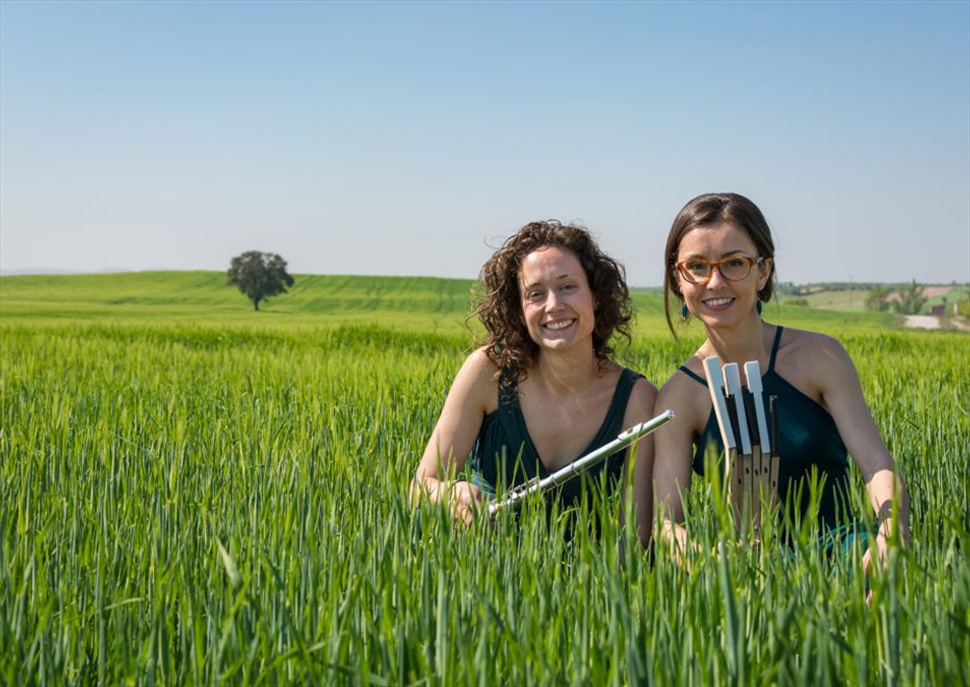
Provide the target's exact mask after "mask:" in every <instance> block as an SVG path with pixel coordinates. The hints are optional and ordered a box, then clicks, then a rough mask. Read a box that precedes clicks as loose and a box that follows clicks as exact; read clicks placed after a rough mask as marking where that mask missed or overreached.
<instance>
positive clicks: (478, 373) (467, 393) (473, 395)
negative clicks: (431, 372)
mask: <svg viewBox="0 0 970 687" xmlns="http://www.w3.org/2000/svg"><path fill="white" fill-rule="evenodd" d="M496 372H497V368H496V366H495V364H494V363H492V362H491V361H490V360H489V359H488V356H487V355H486V354H485V352H484V350H482V349H479V350H477V351H475V352H474V353H472V354H471V355H470V356H468V358H467V359H466V360H465V362H464V364H462V366H461V369H460V370H459V371H458V374H457V375H455V380H454V382H453V383H452V385H451V389H450V390H449V392H448V397H447V399H445V405H444V408H443V409H442V411H441V415H440V416H439V417H438V422H437V424H436V425H435V428H434V431H433V432H432V434H431V440H430V441H429V442H428V445H427V447H426V448H425V449H424V454H423V455H422V456H421V462H420V463H419V464H418V469H417V472H416V473H415V475H414V479H413V480H412V482H411V498H412V500H413V501H415V502H417V500H418V499H419V498H421V497H422V496H423V495H426V496H427V498H428V499H430V500H431V502H432V503H441V502H443V501H445V500H446V499H447V500H448V502H449V504H450V507H451V511H452V514H453V515H454V517H455V519H456V520H457V521H461V522H465V523H471V521H472V519H473V518H474V513H475V511H476V510H477V509H478V508H479V507H480V505H481V492H480V491H479V490H478V488H477V487H475V486H473V485H471V484H469V483H468V482H464V481H457V480H455V478H454V477H455V475H456V474H457V473H458V471H459V470H461V468H462V467H463V466H464V464H465V461H466V460H467V459H468V454H469V453H470V452H471V450H472V447H473V446H474V445H475V439H476V437H477V436H478V431H479V429H481V426H482V421H483V420H484V418H485V415H486V413H487V412H489V411H490V410H492V407H493V406H494V405H495V404H496V403H497V391H496V389H497V383H496V381H495V378H496Z"/></svg>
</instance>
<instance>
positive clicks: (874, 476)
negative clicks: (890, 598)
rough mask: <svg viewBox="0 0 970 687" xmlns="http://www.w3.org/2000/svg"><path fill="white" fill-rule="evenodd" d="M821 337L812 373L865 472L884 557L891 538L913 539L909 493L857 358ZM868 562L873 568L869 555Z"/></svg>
mask: <svg viewBox="0 0 970 687" xmlns="http://www.w3.org/2000/svg"><path fill="white" fill-rule="evenodd" d="M820 338H822V342H821V345H819V346H814V345H813V346H812V349H813V350H814V352H815V354H816V355H818V356H819V358H817V359H816V360H815V361H814V365H813V368H814V369H813V372H814V373H815V374H814V375H813V376H814V378H815V379H816V380H817V382H818V384H819V389H820V391H821V394H822V400H823V402H824V404H825V406H826V407H827V408H828V411H829V413H831V415H832V417H833V418H834V420H835V424H836V426H837V427H838V429H839V434H840V435H841V436H842V441H843V442H845V446H846V448H847V449H848V450H849V455H851V456H852V458H853V460H855V463H856V465H857V466H858V467H859V470H860V471H861V472H862V476H863V479H864V480H865V483H866V491H867V493H868V495H869V502H870V503H871V504H872V508H873V510H874V511H875V513H876V518H877V520H878V522H879V532H878V536H877V542H876V543H877V547H878V551H879V556H880V559H882V560H885V551H886V540H887V539H889V538H891V537H895V536H899V537H901V540H902V541H903V542H904V543H907V542H909V538H910V535H909V497H908V495H907V493H906V487H905V485H904V484H903V481H902V479H901V478H900V477H899V475H897V474H896V471H895V468H894V466H893V458H892V456H891V455H890V454H889V451H888V449H886V444H885V442H884V441H883V439H882V436H881V435H880V434H879V429H878V428H877V427H876V423H875V421H874V420H873V418H872V412H870V410H869V406H868V404H867V403H866V399H865V396H864V395H863V393H862V383H861V382H860V380H859V373H858V372H857V371H856V367H855V365H854V364H853V362H852V359H851V358H850V357H849V354H848V353H847V352H846V350H845V348H844V347H843V346H842V344H841V343H839V342H838V341H836V340H835V339H832V338H830V337H820ZM865 563H866V567H868V559H867V560H866V561H865Z"/></svg>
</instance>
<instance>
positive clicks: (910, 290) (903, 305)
mask: <svg viewBox="0 0 970 687" xmlns="http://www.w3.org/2000/svg"><path fill="white" fill-rule="evenodd" d="M926 301H927V298H926V296H924V295H923V287H922V286H920V285H919V284H917V283H916V280H915V279H914V280H913V281H911V282H909V283H908V284H903V287H902V288H901V289H900V290H899V300H898V301H894V302H893V307H894V308H895V309H896V312H898V313H901V314H903V315H916V314H917V313H919V311H920V310H922V308H923V306H924V305H926Z"/></svg>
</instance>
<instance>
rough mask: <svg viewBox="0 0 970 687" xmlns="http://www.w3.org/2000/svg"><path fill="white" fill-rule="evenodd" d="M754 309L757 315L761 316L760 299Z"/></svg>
mask: <svg viewBox="0 0 970 687" xmlns="http://www.w3.org/2000/svg"><path fill="white" fill-rule="evenodd" d="M754 309H755V310H757V311H758V315H761V299H760V298H759V299H758V302H757V303H756V304H755V306H754Z"/></svg>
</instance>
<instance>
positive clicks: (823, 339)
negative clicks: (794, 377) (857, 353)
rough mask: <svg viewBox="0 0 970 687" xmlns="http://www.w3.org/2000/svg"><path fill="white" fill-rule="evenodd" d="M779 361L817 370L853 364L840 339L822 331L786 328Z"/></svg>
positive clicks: (788, 364) (787, 364) (811, 370)
mask: <svg viewBox="0 0 970 687" xmlns="http://www.w3.org/2000/svg"><path fill="white" fill-rule="evenodd" d="M778 363H779V364H782V365H786V366H792V367H797V368H804V367H807V368H808V371H810V372H817V371H818V368H819V366H822V367H824V368H826V369H827V368H831V367H832V366H833V365H835V366H837V367H838V366H842V365H845V364H850V365H851V364H852V361H851V360H850V359H849V354H848V353H847V352H846V350H845V347H844V346H843V345H842V342H840V341H839V340H838V339H836V338H835V337H833V336H829V335H827V334H822V333H820V332H810V331H806V330H803V329H789V328H787V327H786V328H785V330H784V332H783V333H782V340H781V345H780V347H779V349H778Z"/></svg>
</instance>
